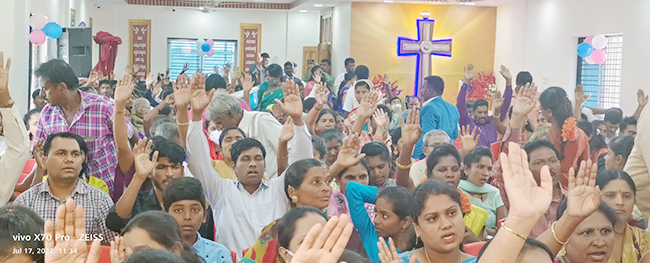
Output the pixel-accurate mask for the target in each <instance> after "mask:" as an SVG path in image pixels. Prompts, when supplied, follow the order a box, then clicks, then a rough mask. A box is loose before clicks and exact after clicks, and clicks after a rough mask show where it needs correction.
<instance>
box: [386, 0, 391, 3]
mask: <svg viewBox="0 0 650 263" xmlns="http://www.w3.org/2000/svg"><path fill="white" fill-rule="evenodd" d="M392 2H393V0H384V3H392Z"/></svg>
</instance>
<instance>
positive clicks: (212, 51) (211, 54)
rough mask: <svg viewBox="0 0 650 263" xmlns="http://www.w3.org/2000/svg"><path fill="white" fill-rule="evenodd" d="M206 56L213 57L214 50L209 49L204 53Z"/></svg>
mask: <svg viewBox="0 0 650 263" xmlns="http://www.w3.org/2000/svg"><path fill="white" fill-rule="evenodd" d="M205 54H206V55H208V57H211V56H214V49H210V50H209V51H208V52H206V53H205Z"/></svg>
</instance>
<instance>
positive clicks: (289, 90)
mask: <svg viewBox="0 0 650 263" xmlns="http://www.w3.org/2000/svg"><path fill="white" fill-rule="evenodd" d="M282 89H283V90H282V91H283V93H284V102H282V101H280V100H278V99H276V100H275V103H277V104H278V105H280V107H282V111H284V113H285V114H287V115H289V116H291V117H294V118H296V117H298V116H302V100H301V99H300V88H299V87H298V85H296V84H295V83H294V82H293V80H288V81H287V82H285V83H284V84H282Z"/></svg>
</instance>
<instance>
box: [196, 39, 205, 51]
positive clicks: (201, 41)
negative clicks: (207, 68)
mask: <svg viewBox="0 0 650 263" xmlns="http://www.w3.org/2000/svg"><path fill="white" fill-rule="evenodd" d="M203 44H205V39H203V38H199V40H197V41H196V45H197V46H199V49H201V46H203Z"/></svg>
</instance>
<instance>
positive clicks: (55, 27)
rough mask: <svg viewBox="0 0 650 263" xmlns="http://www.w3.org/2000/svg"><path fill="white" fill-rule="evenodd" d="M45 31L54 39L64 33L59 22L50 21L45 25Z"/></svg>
mask: <svg viewBox="0 0 650 263" xmlns="http://www.w3.org/2000/svg"><path fill="white" fill-rule="evenodd" d="M43 32H45V35H46V36H48V37H50V38H53V39H57V38H59V37H61V34H63V29H62V28H61V26H60V25H59V24H57V23H54V22H49V23H47V25H45V27H43Z"/></svg>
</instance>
